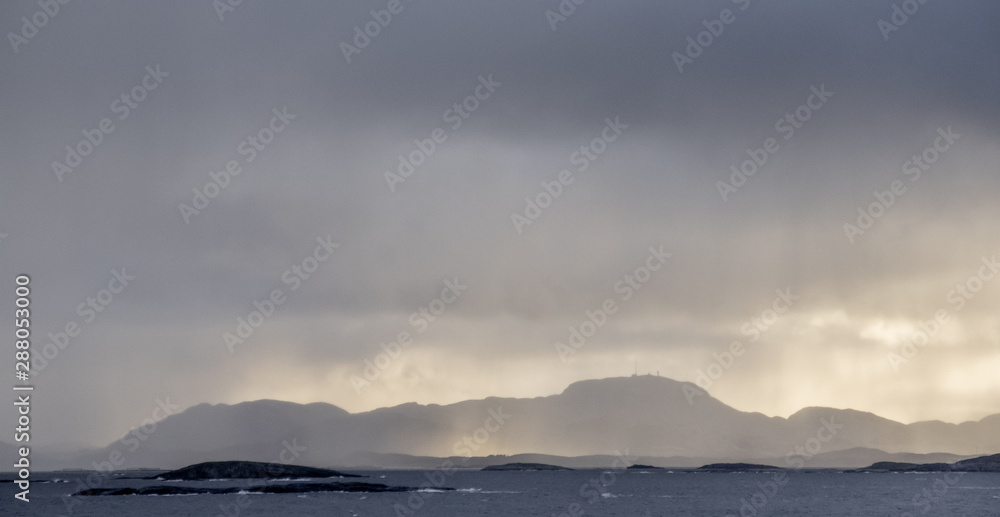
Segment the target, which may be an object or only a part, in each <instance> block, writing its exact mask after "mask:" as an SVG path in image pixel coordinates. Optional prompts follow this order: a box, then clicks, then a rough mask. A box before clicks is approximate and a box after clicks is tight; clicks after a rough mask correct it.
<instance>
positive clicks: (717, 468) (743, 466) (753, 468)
mask: <svg viewBox="0 0 1000 517" xmlns="http://www.w3.org/2000/svg"><path fill="white" fill-rule="evenodd" d="M773 470H785V469H784V468H782V467H775V466H773V465H758V464H756V463H711V464H709V465H703V466H701V467H698V471H701V472H768V471H773Z"/></svg>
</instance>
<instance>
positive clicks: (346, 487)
mask: <svg viewBox="0 0 1000 517" xmlns="http://www.w3.org/2000/svg"><path fill="white" fill-rule="evenodd" d="M435 489H436V490H454V488H443V487H435ZM414 490H418V488H414V487H405V486H388V485H383V484H380V483H359V482H346V483H341V482H335V483H285V484H273V485H255V486H249V487H239V486H233V487H220V488H201V487H190V486H147V487H142V488H131V487H128V488H89V489H87V490H81V491H79V492H76V493H75V494H73V495H75V496H76V495H82V496H97V495H196V494H237V493H241V494H248V493H249V494H304V493H312V492H369V493H371V492H376V493H377V492H411V491H414Z"/></svg>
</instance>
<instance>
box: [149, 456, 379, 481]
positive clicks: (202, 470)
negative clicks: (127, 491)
mask: <svg viewBox="0 0 1000 517" xmlns="http://www.w3.org/2000/svg"><path fill="white" fill-rule="evenodd" d="M337 477H339V478H357V477H364V476H358V475H356V474H344V473H342V472H338V471H336V470H330V469H319V468H314V467H300V466H298V465H285V464H283V463H262V462H258V461H209V462H205V463H198V464H195V465H189V466H187V467H184V468H182V469H177V470H171V471H170V472H164V473H162V474H157V475H155V476H149V477H147V478H145V479H157V480H168V479H170V480H174V479H181V480H185V481H204V480H208V479H279V478H293V479H301V478H337Z"/></svg>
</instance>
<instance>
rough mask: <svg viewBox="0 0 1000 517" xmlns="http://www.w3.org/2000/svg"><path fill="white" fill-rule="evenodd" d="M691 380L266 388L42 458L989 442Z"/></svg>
mask: <svg viewBox="0 0 1000 517" xmlns="http://www.w3.org/2000/svg"><path fill="white" fill-rule="evenodd" d="M691 389H692V385H690V384H686V383H681V382H677V381H674V380H671V379H667V378H663V377H657V376H648V375H647V376H638V377H621V378H610V379H601V380H588V381H581V382H577V383H574V384H572V385H570V386H569V387H567V388H566V390H564V391H563V392H562V393H560V394H558V395H552V396H548V397H537V398H533V399H511V398H495V397H490V398H486V399H483V400H468V401H464V402H459V403H455V404H449V405H436V404H432V405H427V406H424V405H419V404H413V403H410V404H403V405H399V406H395V407H389V408H381V409H376V410H374V411H369V412H365V413H356V414H351V413H348V412H346V411H344V410H342V409H340V408H338V407H336V406H332V405H330V404H306V405H301V404H294V403H290V402H280V401H274V400H260V401H254V402H244V403H241V404H236V405H225V404H218V405H207V404H202V405H199V406H194V407H192V408H190V409H188V410H186V411H183V412H181V413H179V414H176V415H172V416H169V417H167V418H166V419H165V420H163V421H162V422H160V423H159V424H158V425H157V428H156V431H155V433H153V434H152V435H151V436H149V437H148V439H147V440H146V441H145V442H143V443H142V444H141V446H140V447H138V448H137V449H136V450H133V451H125V450H124V449H125V448H124V447H123V444H122V442H115V443H113V444H111V445H110V446H109V448H106V449H104V450H99V451H96V452H89V453H87V454H84V455H82V456H80V457H77V458H67V457H65V456H64V457H59V458H46V461H45V463H46V464H48V463H49V462H51V463H54V464H56V465H58V466H74V467H90V466H91V463H92V462H93V461H103V460H106V459H107V458H108V455H109V452H110V450H111V449H119V450H122V451H123V452H125V457H126V463H125V465H123V466H122V467H121V468H128V467H140V466H148V467H159V468H176V467H180V466H183V465H187V464H190V463H197V462H202V461H222V460H248V461H270V462H274V461H279V456H280V455H282V454H284V455H285V457H290V455H291V454H292V453H294V454H295V455H296V456H295V460H294V462H295V463H297V464H305V465H313V466H337V465H344V464H355V465H356V464H358V463H355V461H356V460H357V458H358V457H359V456H358V455H359V454H360V455H364V454H371V455H374V456H369V457H373V458H374V457H385V455H390V454H394V453H398V454H404V455H413V456H426V457H449V456H458V457H464V456H486V455H490V454H520V453H535V454H538V455H540V456H544V455H554V456H564V457H569V456H586V455H608V456H610V457H614V455H616V454H619V453H620V454H626V453H627V454H628V455H630V456H632V457H648V458H671V457H672V458H677V459H678V461H680V462H683V463H685V464H686V463H687V461H686V460H684V458H688V459H691V461H695V460H694V459H697V461H699V462H701V463H700V464H704V463H710V462H715V461H716V460H717V461H744V462H749V463H764V462H765V461H763V460H765V459H766V460H769V461H770V462H773V461H775V459H777V461H778V463H775V464H776V465H778V466H789V465H788V464H787V460H786V458H788V457H789V455H790V454H793V455H794V454H801V455H802V456H801V457H800V459H803V460H806V461H804V466H807V467H819V466H839V467H844V468H850V467H859V466H864V465H869V464H871V463H873V462H875V461H907V457H905V456H895V455H894V454H895V453H913V454H928V453H943V455H942V457H941V458H940V460H941V461H944V460H950V461H955V460H956V459H961V458H962V457H969V456H973V455H977V454H987V453H991V452H996V451H1000V415H993V416H990V417H987V418H984V419H983V420H981V421H979V422H965V423H962V424H959V425H955V424H947V423H943V422H919V423H915V424H910V425H905V424H901V423H899V422H894V421H892V420H887V419H885V418H882V417H879V416H877V415H873V414H871V413H865V412H860V411H854V410H849V409H846V410H845V409H831V408H820V407H811V408H805V409H803V410H801V411H799V412H797V413H795V414H793V415H791V416H790V417H789V418H787V419H785V418H779V417H767V416H765V415H762V414H760V413H747V412H742V411H738V410H736V409H733V408H731V407H729V406H727V405H725V404H723V403H722V402H720V401H718V400H716V399H714V398H712V397H711V396H709V395H707V394H703V395H700V396H697V397H693V400H692V401H691V402H690V403H689V400H688V395H686V392H685V390H688V391H687V392H688V393H690V390H691ZM282 451H286V452H284V453H283V452H282ZM842 451H846V452H842ZM949 455H951V456H949ZM806 456H809V457H808V458H807V457H806ZM352 458H353V459H352ZM706 459H712V460H713V461H704V460H706ZM911 459H915V458H911ZM282 461H283V460H282ZM920 461H927V459H926V458H922V459H920ZM644 463H650V461H644ZM651 464H659V463H655V462H653V463H651ZM567 466H568V465H567ZM667 466H681V465H667ZM695 466H697V465H695Z"/></svg>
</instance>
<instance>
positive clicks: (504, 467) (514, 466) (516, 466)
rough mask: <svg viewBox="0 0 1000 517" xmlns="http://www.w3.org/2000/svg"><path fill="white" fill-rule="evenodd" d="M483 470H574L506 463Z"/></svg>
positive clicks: (543, 465)
mask: <svg viewBox="0 0 1000 517" xmlns="http://www.w3.org/2000/svg"><path fill="white" fill-rule="evenodd" d="M483 470H573V469H571V468H568V467H560V466H559V465H547V464H545V463H504V464H503V465H490V466H488V467H483Z"/></svg>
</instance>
